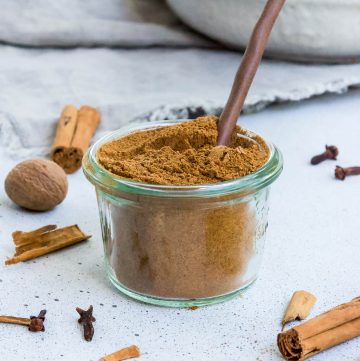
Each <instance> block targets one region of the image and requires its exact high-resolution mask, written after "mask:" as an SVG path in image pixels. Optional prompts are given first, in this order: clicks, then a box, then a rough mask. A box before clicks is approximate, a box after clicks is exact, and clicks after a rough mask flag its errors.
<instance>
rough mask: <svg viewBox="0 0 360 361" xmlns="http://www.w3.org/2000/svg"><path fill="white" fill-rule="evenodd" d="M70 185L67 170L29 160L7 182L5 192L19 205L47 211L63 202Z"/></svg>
mask: <svg viewBox="0 0 360 361" xmlns="http://www.w3.org/2000/svg"><path fill="white" fill-rule="evenodd" d="M67 189H68V183H67V178H66V174H65V172H64V170H63V169H62V168H61V167H59V166H58V165H57V164H56V163H55V162H52V161H50V160H44V159H34V160H26V161H25V162H21V163H19V164H18V165H17V166H15V167H14V168H13V169H12V170H11V171H10V173H9V174H8V175H7V177H6V179H5V191H6V193H7V195H8V196H9V198H10V199H11V200H12V201H13V202H15V203H16V204H17V205H19V206H21V207H24V208H27V209H31V210H34V211H47V210H48V209H51V208H54V207H55V206H57V205H58V204H59V203H61V202H62V201H63V200H64V198H65V196H66V193H67Z"/></svg>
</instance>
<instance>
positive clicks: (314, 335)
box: [277, 297, 360, 361]
mask: <svg viewBox="0 0 360 361" xmlns="http://www.w3.org/2000/svg"><path fill="white" fill-rule="evenodd" d="M359 335H360V297H357V298H355V299H353V300H352V301H350V302H348V303H344V304H342V305H339V306H337V307H334V308H332V309H330V310H329V311H327V312H324V313H322V314H321V315H319V316H317V317H315V318H313V319H311V320H309V321H306V322H304V323H302V324H301V325H299V326H296V327H293V328H291V329H290V330H288V331H286V332H282V333H280V334H279V335H278V338H277V343H278V347H279V350H280V352H281V354H282V355H283V356H284V358H285V359H286V360H294V361H302V360H305V359H307V358H309V357H311V356H313V355H316V354H317V353H319V352H321V351H324V350H326V349H328V348H330V347H333V346H335V345H338V344H340V343H342V342H345V341H347V340H350V339H352V338H354V337H357V336H359Z"/></svg>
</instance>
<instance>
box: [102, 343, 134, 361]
mask: <svg viewBox="0 0 360 361" xmlns="http://www.w3.org/2000/svg"><path fill="white" fill-rule="evenodd" d="M134 357H140V350H139V348H138V347H137V346H135V345H132V346H129V347H126V348H123V349H121V350H119V351H116V352H114V353H112V354H110V355H107V356H104V357H103V358H102V359H101V361H122V360H128V359H130V358H134Z"/></svg>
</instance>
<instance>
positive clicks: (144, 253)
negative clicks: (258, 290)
mask: <svg viewBox="0 0 360 361" xmlns="http://www.w3.org/2000/svg"><path fill="white" fill-rule="evenodd" d="M217 122H218V118H217V117H215V116H209V117H201V118H198V119H196V120H194V121H188V122H184V123H180V124H177V125H174V126H169V127H163V128H157V129H155V130H145V131H139V132H135V133H131V134H129V135H128V136H125V137H123V138H121V139H119V140H115V141H112V142H110V143H107V144H104V145H103V146H102V147H101V148H100V150H99V151H98V154H97V156H98V161H99V162H100V163H101V164H102V165H103V166H104V167H105V168H106V169H107V170H109V171H110V172H112V173H114V174H117V175H119V176H121V177H125V178H129V179H133V180H137V181H142V182H146V183H155V184H176V185H193V184H204V183H215V182H219V181H224V180H230V179H234V178H237V177H241V176H244V175H247V174H249V173H252V172H254V171H256V170H257V169H258V168H260V167H261V166H262V165H263V164H264V163H265V162H266V161H267V159H268V157H269V149H268V147H267V146H266V143H265V142H264V140H263V139H262V138H260V137H258V136H255V135H253V134H251V138H248V136H249V133H248V132H247V131H245V130H243V129H241V128H240V127H237V128H236V129H235V131H234V132H233V134H232V138H231V143H230V146H229V147H224V146H221V147H218V146H216V140H217V134H218V133H217ZM260 192H261V194H258V195H257V197H256V198H254V197H250V198H249V197H248V194H244V193H241V192H237V193H233V194H231V195H216V196H213V197H206V198H201V197H199V198H193V197H181V198H171V197H151V196H146V195H137V194H130V193H129V194H128V193H127V194H118V196H119V201H117V200H115V199H114V197H112V196H110V197H107V196H106V195H104V197H103V199H102V201H101V202H100V203H99V205H100V207H101V214H107V215H108V216H107V217H110V218H109V219H107V220H106V224H108V226H107V227H108V228H107V229H106V231H105V232H106V239H105V253H106V255H107V259H108V261H109V264H110V266H111V268H112V273H113V276H114V278H116V279H117V281H119V282H120V283H121V285H122V286H125V287H127V288H128V289H130V290H133V291H136V292H140V293H142V294H147V295H151V296H157V297H163V298H180V299H195V298H206V297H213V296H218V295H223V294H227V293H230V292H232V291H235V290H238V289H240V288H242V287H244V286H246V285H247V284H249V283H250V282H251V281H253V280H254V279H255V278H256V272H257V268H256V267H255V266H254V264H257V263H258V260H259V259H260V257H261V252H257V251H256V249H257V248H260V249H261V248H262V246H261V242H262V235H263V234H264V229H265V228H264V224H265V223H264V220H263V219H264V217H265V218H266V212H267V208H266V206H265V202H266V197H267V193H266V192H267V191H266V190H265V189H264V190H263V191H260ZM258 209H259V210H261V209H262V210H261V211H258ZM258 242H259V243H258ZM251 264H252V266H251Z"/></svg>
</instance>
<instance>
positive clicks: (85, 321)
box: [76, 306, 96, 341]
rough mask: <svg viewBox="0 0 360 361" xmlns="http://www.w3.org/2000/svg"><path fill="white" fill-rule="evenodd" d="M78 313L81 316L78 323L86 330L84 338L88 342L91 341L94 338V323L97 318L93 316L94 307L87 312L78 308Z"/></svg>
mask: <svg viewBox="0 0 360 361" xmlns="http://www.w3.org/2000/svg"><path fill="white" fill-rule="evenodd" d="M76 311H77V312H78V314H79V315H80V318H79V320H78V322H79V323H80V324H82V325H83V328H84V338H85V340H86V341H91V340H92V338H93V336H94V326H93V322H95V321H96V318H95V317H94V316H93V306H90V307H89V308H88V309H87V310H86V311H85V310H83V309H81V308H80V307H76Z"/></svg>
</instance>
